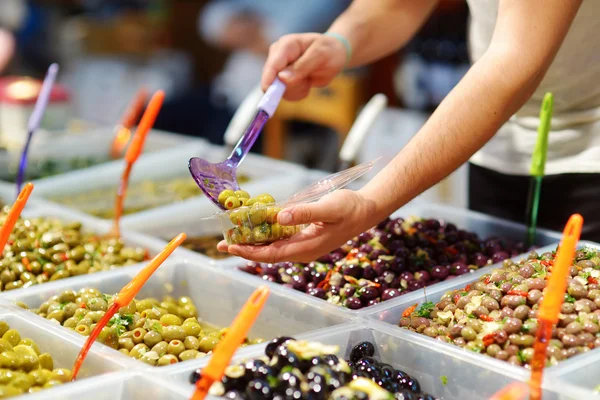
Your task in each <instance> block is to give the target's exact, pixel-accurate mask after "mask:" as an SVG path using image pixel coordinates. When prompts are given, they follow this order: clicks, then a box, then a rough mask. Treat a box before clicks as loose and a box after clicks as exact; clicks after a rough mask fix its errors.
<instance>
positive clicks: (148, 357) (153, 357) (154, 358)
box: [140, 351, 160, 366]
mask: <svg viewBox="0 0 600 400" xmlns="http://www.w3.org/2000/svg"><path fill="white" fill-rule="evenodd" d="M159 358H160V357H159V356H158V354H156V353H155V352H154V351H148V352H146V353H144V355H143V356H142V357H140V361H142V362H144V363H146V364H148V365H152V366H154V365H156V363H157V362H158V359H159Z"/></svg>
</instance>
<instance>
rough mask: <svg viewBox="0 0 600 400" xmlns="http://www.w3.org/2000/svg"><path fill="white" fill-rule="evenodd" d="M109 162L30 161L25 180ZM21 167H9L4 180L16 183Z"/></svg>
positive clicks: (82, 159) (97, 159) (100, 159)
mask: <svg viewBox="0 0 600 400" xmlns="http://www.w3.org/2000/svg"><path fill="white" fill-rule="evenodd" d="M107 161H109V158H108V157H73V158H70V159H67V160H55V159H46V160H41V161H37V162H35V161H30V162H29V165H28V167H27V171H26V174H25V175H26V176H25V180H34V179H41V178H46V177H49V176H54V175H58V174H64V173H65V172H69V171H76V170H78V169H83V168H88V167H91V166H93V165H97V164H101V163H103V162H107ZM18 167H19V165H18V164H14V165H11V166H10V167H9V170H8V174H7V175H6V176H4V177H3V179H5V180H7V181H9V182H16V180H17V173H18V171H19V169H18Z"/></svg>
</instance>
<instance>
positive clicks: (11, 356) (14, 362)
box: [0, 351, 18, 369]
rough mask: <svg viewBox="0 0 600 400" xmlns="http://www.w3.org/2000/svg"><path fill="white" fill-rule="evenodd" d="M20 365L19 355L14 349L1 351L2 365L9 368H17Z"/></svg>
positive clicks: (0, 363)
mask: <svg viewBox="0 0 600 400" xmlns="http://www.w3.org/2000/svg"><path fill="white" fill-rule="evenodd" d="M17 366H18V358H17V355H16V354H15V353H14V352H12V351H4V352H2V353H0V367H1V368H7V369H16V368H17Z"/></svg>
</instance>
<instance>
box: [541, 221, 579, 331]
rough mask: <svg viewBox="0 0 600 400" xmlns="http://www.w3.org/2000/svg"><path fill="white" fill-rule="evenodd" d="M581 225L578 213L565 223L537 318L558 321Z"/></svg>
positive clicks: (553, 322)
mask: <svg viewBox="0 0 600 400" xmlns="http://www.w3.org/2000/svg"><path fill="white" fill-rule="evenodd" d="M582 226H583V217H582V216H581V215H579V214H573V215H571V218H569V221H568V222H567V225H565V230H564V231H563V238H562V240H561V242H560V247H559V248H558V252H557V254H556V260H555V261H554V267H553V268H552V275H551V276H550V280H549V281H548V286H547V288H546V292H545V293H546V294H545V295H544V299H543V300H542V304H541V305H540V310H539V314H538V318H539V319H543V320H546V321H549V322H551V323H552V324H556V323H557V322H558V314H559V312H560V307H561V305H562V303H563V301H564V297H565V291H566V290H567V277H568V276H569V271H570V268H571V265H572V264H573V258H574V257H575V250H576V248H577V242H578V241H579V237H580V236H581V228H582Z"/></svg>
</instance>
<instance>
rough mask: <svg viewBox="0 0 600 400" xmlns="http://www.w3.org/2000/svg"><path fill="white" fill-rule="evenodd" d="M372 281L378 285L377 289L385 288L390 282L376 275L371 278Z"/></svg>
mask: <svg viewBox="0 0 600 400" xmlns="http://www.w3.org/2000/svg"><path fill="white" fill-rule="evenodd" d="M373 282H375V283H376V284H378V285H379V290H385V289H387V288H389V287H390V284H389V283H387V282H386V281H385V280H384V279H383V278H382V277H380V276H378V277H377V278H375V279H373Z"/></svg>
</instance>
